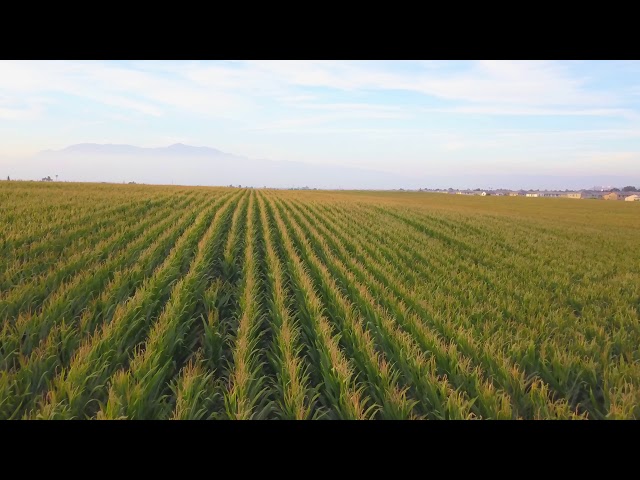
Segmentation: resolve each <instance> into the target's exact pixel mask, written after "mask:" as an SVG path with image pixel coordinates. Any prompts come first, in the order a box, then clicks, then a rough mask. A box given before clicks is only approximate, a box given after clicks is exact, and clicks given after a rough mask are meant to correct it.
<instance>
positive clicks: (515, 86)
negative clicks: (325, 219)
mask: <svg viewBox="0 0 640 480" xmlns="http://www.w3.org/2000/svg"><path fill="white" fill-rule="evenodd" d="M77 143H116V144H120V143H121V144H131V145H138V146H145V147H160V146H167V145H170V144H173V143H185V144H189V145H196V146H210V147H214V148H217V149H220V150H223V151H226V152H231V153H234V154H238V155H245V156H249V157H253V158H266V159H272V160H292V161H301V162H308V163H321V164H334V165H347V166H355V167H362V168H370V169H376V170H383V171H390V172H397V173H402V174H408V175H424V174H429V173H433V174H447V175H448V174H456V173H459V172H464V173H465V174H469V173H471V174H473V173H478V174H487V173H500V174H503V173H506V174H509V173H514V174H516V173H517V174H523V173H524V174H529V173H530V174H552V175H572V174H581V175H594V174H595V175H598V174H616V175H628V176H630V177H635V178H639V176H640V155H639V152H640V62H637V61H0V166H2V161H3V160H2V159H3V158H15V157H18V156H27V155H31V154H33V153H36V152H38V151H40V150H44V149H61V148H64V147H66V146H68V145H72V144H77Z"/></svg>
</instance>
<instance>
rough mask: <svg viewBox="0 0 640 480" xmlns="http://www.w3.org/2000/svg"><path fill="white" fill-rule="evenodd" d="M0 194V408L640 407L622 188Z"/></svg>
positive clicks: (498, 412) (248, 412)
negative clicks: (605, 193) (571, 195)
mask: <svg viewBox="0 0 640 480" xmlns="http://www.w3.org/2000/svg"><path fill="white" fill-rule="evenodd" d="M632 190H635V188H634V187H632V186H628V187H625V188H624V189H623V191H632ZM0 200H2V204H3V209H2V211H1V212H0V253H1V254H2V255H0V320H2V323H1V324H0V419H21V418H29V419H36V418H37V419H73V418H75V419H84V418H93V419H175V420H203V419H239V420H248V419H296V420H308V419H350V420H351V419H353V420H355V419H637V418H640V354H639V353H638V352H639V351H638V348H637V346H638V343H639V341H640V253H639V252H640V235H638V233H639V232H640V216H639V215H638V210H637V208H636V207H638V205H635V204H634V203H631V204H629V203H628V202H582V201H573V200H572V201H567V200H564V199H548V200H546V201H545V202H530V201H528V199H525V198H519V197H491V198H486V197H485V198H479V197H464V196H455V195H441V194H420V195H417V194H414V193H411V192H403V193H397V192H396V193H392V192H328V191H327V192H324V191H305V192H300V191H298V192H289V191H273V190H253V189H237V188H234V189H227V188H195V187H193V188H187V187H169V186H163V187H160V186H158V187H155V186H142V185H127V186H126V187H124V186H119V185H89V184H72V183H69V184H66V183H65V184H62V183H52V184H48V183H43V182H37V183H34V182H2V184H1V185H0Z"/></svg>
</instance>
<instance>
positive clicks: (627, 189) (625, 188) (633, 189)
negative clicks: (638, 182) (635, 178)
mask: <svg viewBox="0 0 640 480" xmlns="http://www.w3.org/2000/svg"><path fill="white" fill-rule="evenodd" d="M622 191H623V192H635V191H636V187H632V186H631V185H629V186H628V187H624V188H623V189H622Z"/></svg>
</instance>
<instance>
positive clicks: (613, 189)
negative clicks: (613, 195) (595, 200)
mask: <svg viewBox="0 0 640 480" xmlns="http://www.w3.org/2000/svg"><path fill="white" fill-rule="evenodd" d="M611 191H612V192H619V191H620V189H619V188H612V189H611Z"/></svg>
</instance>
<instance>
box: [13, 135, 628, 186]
mask: <svg viewBox="0 0 640 480" xmlns="http://www.w3.org/2000/svg"><path fill="white" fill-rule="evenodd" d="M6 164H7V165H9V166H8V167H7V171H6V173H5V172H0V174H1V175H3V176H6V175H10V176H11V178H22V179H32V180H39V179H41V178H43V177H46V176H48V175H50V176H51V177H52V178H54V176H55V175H58V178H59V180H69V181H85V182H117V183H122V182H130V181H134V182H137V183H154V184H171V183H173V184H176V185H243V186H253V187H262V186H267V187H275V188H291V187H305V186H307V187H309V188H329V189H340V188H343V189H400V188H403V189H418V188H449V187H451V188H455V189H467V188H472V189H473V188H482V189H490V188H491V189H496V188H507V189H513V190H518V189H525V190H528V189H552V190H564V189H576V190H578V189H584V188H590V187H591V185H617V186H619V188H621V187H623V186H625V185H637V184H640V178H629V177H623V176H615V175H582V176H553V175H527V174H483V175H477V174H471V173H467V172H460V173H459V174H455V175H453V174H451V175H431V174H429V171H428V167H427V165H429V164H430V162H429V161H426V160H425V166H426V168H425V173H424V174H422V175H413V176H409V175H402V174H395V173H389V172H380V171H376V170H367V169H359V168H353V167H342V166H336V165H320V164H310V163H303V162H290V161H276V160H265V159H253V158H247V157H243V156H239V155H234V154H232V153H226V152H223V151H220V150H217V149H215V148H210V147H194V146H190V145H184V144H182V143H176V144H174V145H170V146H168V147H159V148H144V147H137V146H133V145H114V144H94V143H82V144H77V145H71V146H69V147H67V148H64V149H62V150H47V151H44V152H40V153H38V154H36V155H34V156H32V157H29V158H26V159H24V158H23V159H20V160H19V161H18V160H16V161H14V162H13V164H11V162H6ZM0 178H4V177H0Z"/></svg>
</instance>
